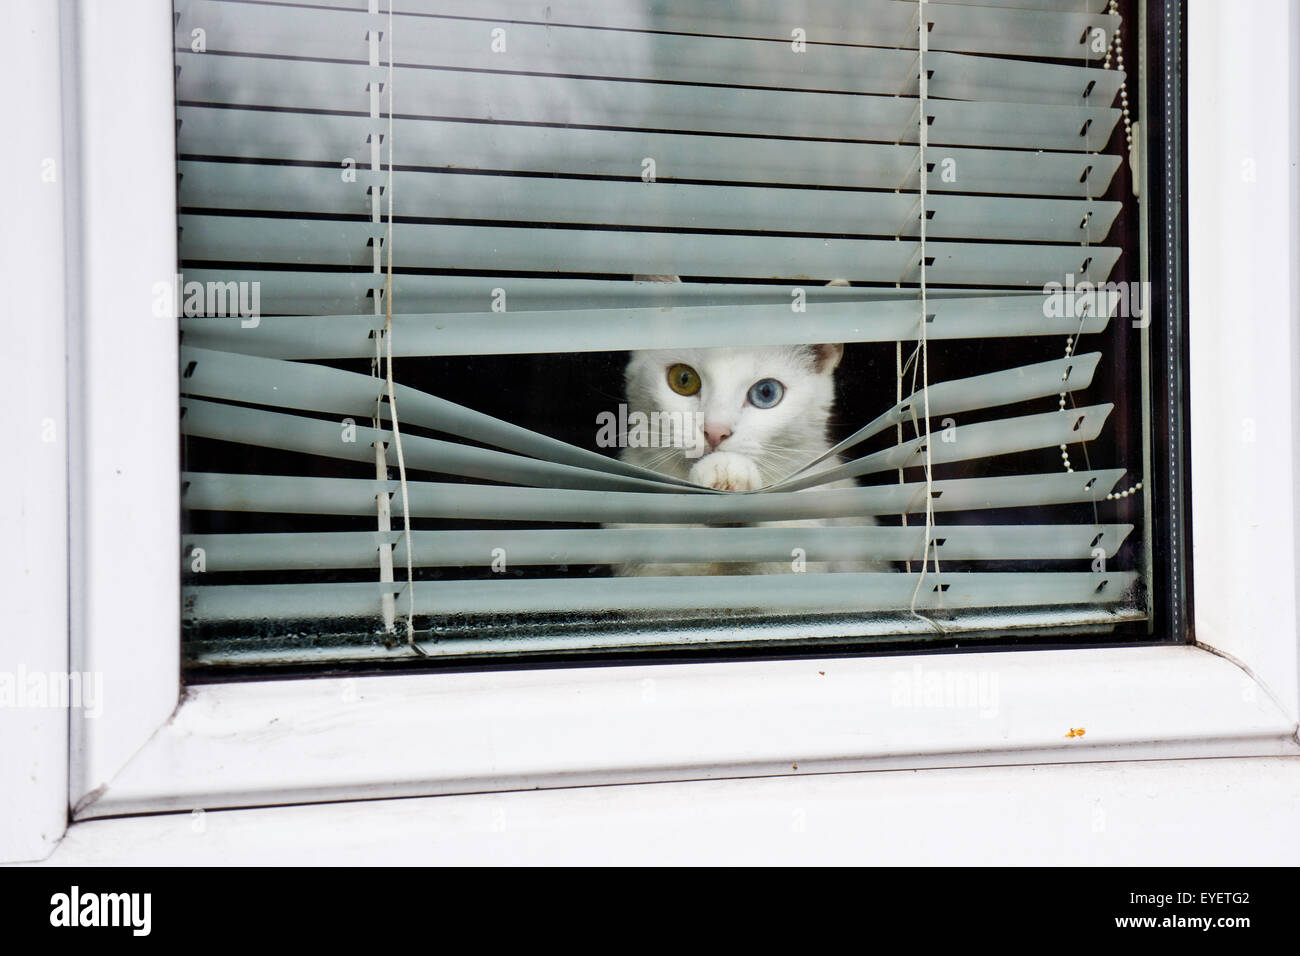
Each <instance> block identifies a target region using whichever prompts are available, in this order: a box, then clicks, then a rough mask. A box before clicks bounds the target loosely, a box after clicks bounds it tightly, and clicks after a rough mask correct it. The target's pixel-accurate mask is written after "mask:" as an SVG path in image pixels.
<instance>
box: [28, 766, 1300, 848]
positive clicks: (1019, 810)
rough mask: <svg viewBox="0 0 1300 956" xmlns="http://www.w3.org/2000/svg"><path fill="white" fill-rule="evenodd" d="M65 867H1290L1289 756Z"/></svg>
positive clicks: (262, 841) (823, 793)
mask: <svg viewBox="0 0 1300 956" xmlns="http://www.w3.org/2000/svg"><path fill="white" fill-rule="evenodd" d="M50 863H52V864H54V865H61V866H84V865H99V864H113V865H148V866H178V865H179V866H192V865H218V866H227V865H254V864H258V865H260V864H295V865H309V866H311V865H315V866H322V865H323V866H336V865H354V864H378V865H399V864H405V865H410V864H419V865H428V864H459V865H548V864H549V865H554V864H575V865H577V864H587V865H609V864H638V865H682V864H687V865H718V864H741V865H759V866H761V865H862V864H871V865H887V866H990V865H997V866H1009V865H1038V866H1041V865H1070V866H1079V865H1084V866H1090V865H1119V866H1227V865H1273V866H1279V865H1281V866H1295V865H1296V864H1297V863H1300V758H1295V757H1288V758H1262V759H1261V758H1253V759H1252V758H1245V759H1237V760H1177V761H1151V762H1137V763H1102V764H1084V765H1062V764H1056V765H1046V766H1037V767H982V768H971V769H963V770H925V771H921V772H919V773H912V772H910V771H903V772H885V773H854V774H820V775H807V776H805V775H802V774H801V775H799V776H794V775H791V776H785V777H773V778H768V779H762V780H714V781H699V782H693V783H677V784H656V785H653V786H625V787H593V788H587V789H572V790H550V791H540V792H529V793H493V794H476V795H465V796H448V797H431V798H424V799H417V800H387V801H372V802H359V803H335V804H318V805H315V806H300V807H276V808H267V809H256V810H230V811H216V812H197V811H196V812H192V813H182V814H171V815H162V816H148V817H131V818H119V819H113V820H91V821H88V822H85V823H77V824H74V825H73V826H72V828H71V829H70V830H69V832H68V836H67V839H65V840H64V842H63V844H62V846H60V847H59V849H58V851H57V852H56V853H55V854H54V856H53V857H52V858H51V859H50Z"/></svg>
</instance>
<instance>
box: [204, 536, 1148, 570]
mask: <svg viewBox="0 0 1300 956" xmlns="http://www.w3.org/2000/svg"><path fill="white" fill-rule="evenodd" d="M1132 530H1133V526H1132V525H936V526H935V527H934V528H933V529H932V534H931V539H932V540H933V542H934V543H933V544H932V547H933V548H934V549H935V552H936V553H937V554H938V556H939V559H940V560H941V561H943V560H975V561H986V560H1052V561H1060V560H1081V559H1091V558H1092V557H1093V556H1094V554H1093V552H1094V550H1095V549H1097V548H1100V549H1101V550H1102V552H1103V553H1104V554H1105V556H1106V557H1107V558H1113V557H1114V556H1115V552H1116V551H1117V550H1118V549H1119V546H1120V545H1121V544H1122V543H1123V542H1124V539H1125V538H1127V537H1128V535H1129V534H1130V533H1131V532H1132ZM925 537H926V535H925V528H924V527H915V526H913V527H909V528H890V527H862V528H672V529H659V528H602V529H599V530H586V529H581V530H573V529H559V530H547V531H530V530H511V531H500V530H498V531H412V532H411V543H412V545H413V547H412V549H411V558H412V561H413V563H414V564H415V565H416V566H417V567H475V566H477V567H487V566H489V565H490V564H491V563H492V561H493V559H494V557H495V552H496V550H497V549H498V548H500V549H503V550H504V551H505V554H506V556H507V557H508V560H509V562H510V564H511V565H512V566H536V565H550V564H554V565H559V564H611V563H613V564H616V563H620V562H626V561H637V562H645V563H650V562H692V563H708V564H716V563H727V562H753V561H789V560H790V558H791V555H792V552H793V551H794V549H796V548H798V549H800V550H802V551H803V552H805V557H806V560H807V561H808V562H809V563H814V562H822V561H862V560H883V561H918V560H920V559H921V556H922V554H923V553H924V546H925ZM196 548H198V549H202V551H203V555H204V562H205V570H206V571H207V572H208V573H215V572H221V571H266V570H333V569H345V568H375V567H378V566H379V559H378V550H379V549H380V548H391V549H392V554H393V562H394V564H405V563H406V560H407V542H406V537H405V535H404V534H403V533H401V532H398V531H389V532H382V533H381V532H378V531H336V532H314V533H302V532H283V533H274V534H190V535H186V536H185V538H184V544H183V550H184V554H183V555H182V558H181V565H182V567H183V568H188V566H189V565H190V563H191V555H192V553H193V549H196Z"/></svg>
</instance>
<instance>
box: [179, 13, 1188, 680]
mask: <svg viewBox="0 0 1300 956" xmlns="http://www.w3.org/2000/svg"><path fill="white" fill-rule="evenodd" d="M345 6H346V5H345ZM351 6H352V7H355V9H344V8H343V7H340V6H338V5H324V4H319V5H313V4H296V5H286V4H279V3H244V2H239V3H233V2H227V0H192V2H178V3H177V5H176V9H177V14H176V39H177V54H176V56H177V68H178V73H177V77H178V79H177V113H178V155H179V161H178V162H179V170H178V171H179V176H180V179H179V205H180V256H181V263H180V273H181V275H180V277H178V284H177V295H178V299H177V304H178V305H179V307H180V311H181V313H182V316H183V318H182V321H181V329H182V355H181V360H182V369H183V372H182V376H183V377H182V391H183V393H184V399H183V402H182V415H183V418H182V430H183V433H184V434H185V436H186V440H185V458H186V464H185V469H186V471H185V476H184V483H183V504H184V506H185V508H186V518H187V528H186V536H185V543H184V549H183V568H184V570H185V572H186V590H185V615H186V619H187V622H188V627H187V644H186V646H187V651H188V655H189V657H190V659H191V661H192V662H193V663H194V664H195V666H196V667H199V668H208V669H219V668H222V667H230V666H247V665H254V664H303V663H310V662H319V661H329V662H337V661H339V660H354V661H355V660H366V661H370V660H376V659H377V660H393V659H397V660H404V659H407V658H409V657H411V654H410V652H409V650H407V649H406V648H405V647H403V646H402V645H406V644H409V646H410V648H411V649H413V650H415V651H416V652H418V654H419V656H421V657H428V656H432V657H439V658H444V657H445V658H463V657H473V656H480V655H495V656H498V657H499V656H502V655H505V656H512V655H530V654H531V655H539V654H550V655H554V654H556V653H561V652H575V651H579V652H593V651H613V650H621V651H625V652H626V651H628V650H629V649H635V648H641V649H658V650H663V649H664V648H665V647H677V648H679V649H680V648H683V647H692V646H693V647H701V646H703V647H707V648H712V649H719V648H730V647H735V646H753V645H755V644H762V645H764V646H781V645H788V644H790V643H791V642H795V643H800V644H804V643H807V642H808V641H811V640H822V641H837V642H839V643H840V644H844V643H859V642H869V643H874V644H876V645H877V646H879V645H881V644H882V642H883V643H888V642H895V643H896V642H899V641H925V642H940V643H947V644H951V643H953V642H956V641H961V642H965V643H969V642H970V641H971V640H990V639H991V640H1008V639H1009V640H1014V641H1019V642H1024V641H1034V640H1044V639H1046V640H1049V641H1066V642H1068V641H1070V640H1076V641H1077V640H1079V639H1081V635H1085V634H1087V635H1096V634H1100V635H1104V636H1105V639H1110V640H1119V641H1133V640H1146V639H1150V636H1151V635H1152V634H1154V633H1156V629H1157V628H1156V622H1157V620H1158V619H1161V618H1163V619H1162V621H1161V628H1160V630H1161V632H1162V633H1165V634H1172V633H1177V631H1176V630H1174V631H1167V630H1165V628H1164V625H1167V624H1168V623H1170V622H1172V621H1173V618H1174V615H1176V614H1177V613H1179V611H1178V610H1177V609H1176V608H1177V606H1178V604H1179V602H1180V601H1181V600H1182V598H1180V597H1178V596H1177V588H1176V585H1175V584H1174V583H1173V580H1172V578H1171V577H1170V575H1171V573H1172V563H1173V561H1175V560H1176V556H1177V548H1178V539H1177V534H1178V532H1179V524H1178V522H1177V521H1176V520H1171V518H1170V514H1169V513H1168V508H1169V507H1172V506H1176V498H1177V495H1176V494H1174V495H1170V494H1169V493H1168V491H1167V489H1168V487H1169V485H1168V484H1162V485H1161V486H1160V489H1161V494H1160V495H1158V496H1154V497H1153V495H1152V485H1151V480H1150V476H1152V475H1153V474H1156V473H1157V472H1160V473H1163V471H1164V470H1165V466H1163V465H1157V463H1156V462H1155V461H1153V457H1154V456H1153V451H1154V450H1155V448H1154V443H1155V442H1156V441H1159V440H1161V439H1164V438H1167V437H1168V436H1170V435H1175V434H1176V433H1177V430H1178V427H1179V426H1178V424H1177V422H1178V414H1177V410H1175V411H1174V412H1173V413H1171V412H1170V411H1169V407H1168V404H1167V403H1162V402H1161V401H1159V398H1160V395H1161V394H1164V392H1168V393H1169V394H1174V393H1175V392H1176V387H1177V386H1176V381H1177V375H1178V370H1179V362H1178V360H1177V357H1175V359H1174V360H1173V362H1172V363H1171V362H1169V361H1168V360H1167V359H1166V358H1164V357H1163V356H1164V350H1163V349H1162V348H1159V347H1160V346H1161V345H1162V343H1168V344H1169V345H1170V346H1171V347H1172V348H1175V349H1176V348H1177V346H1178V341H1177V336H1178V332H1177V329H1178V322H1179V320H1178V317H1177V313H1176V310H1173V309H1171V307H1170V301H1169V300H1168V299H1167V298H1166V297H1165V295H1164V294H1159V293H1158V294H1156V295H1154V296H1153V295H1152V289H1153V287H1161V288H1163V286H1164V283H1163V282H1159V281H1158V282H1153V281H1152V279H1151V276H1152V275H1153V273H1152V271H1151V260H1150V255H1149V248H1150V246H1151V242H1150V240H1149V237H1148V239H1147V241H1144V236H1143V228H1144V223H1149V221H1150V220H1149V217H1148V218H1147V219H1145V220H1144V218H1143V213H1144V211H1145V210H1144V205H1143V202H1142V201H1141V200H1142V197H1141V196H1140V195H1138V194H1140V193H1141V189H1140V188H1139V183H1138V182H1137V180H1136V179H1135V174H1141V173H1142V172H1144V171H1145V172H1147V173H1149V172H1150V168H1149V166H1144V162H1145V163H1150V162H1151V161H1152V158H1155V159H1156V160H1159V161H1162V162H1163V160H1164V158H1165V157H1164V156H1162V155H1160V151H1159V150H1156V149H1152V150H1150V152H1149V153H1148V158H1147V159H1146V160H1145V161H1144V162H1138V161H1137V160H1138V157H1140V156H1142V155H1143V154H1142V149H1141V147H1142V143H1141V137H1140V135H1139V131H1140V129H1141V121H1142V113H1141V108H1140V106H1139V101H1140V93H1139V89H1138V84H1137V83H1135V82H1131V81H1130V77H1135V76H1136V74H1134V73H1131V72H1130V71H1128V70H1125V67H1126V66H1129V67H1131V65H1132V62H1131V61H1132V52H1131V51H1132V50H1134V49H1135V48H1137V47H1139V45H1140V42H1141V40H1140V33H1139V29H1138V26H1139V24H1138V23H1137V10H1136V9H1132V10H1130V9H1127V7H1124V8H1121V5H1120V4H1119V3H1115V2H1111V3H1103V2H1099V0H1072V2H1065V3H1061V2H1041V3H1025V4H1021V5H1019V6H1016V7H1011V6H1006V5H1001V4H976V3H928V4H917V3H912V2H908V0H877V2H875V3H874V4H871V5H870V10H869V11H862V10H860V9H858V6H857V5H854V6H853V8H852V9H850V8H849V6H847V5H840V4H830V5H811V4H810V5H807V6H804V7H796V8H794V9H791V8H790V6H789V4H776V3H758V4H751V5H747V6H745V7H744V9H743V10H742V9H739V8H738V9H736V10H732V11H729V13H728V15H726V16H721V15H715V14H714V13H711V12H710V13H705V12H701V11H699V10H696V9H695V8H694V7H693V6H692V5H690V4H662V5H652V6H647V5H645V4H641V3H632V2H623V3H616V4H604V5H599V6H592V5H590V4H582V3H573V4H560V5H555V4H551V5H538V4H529V3H515V4H509V3H499V4H495V5H492V4H489V5H487V6H484V5H481V4H477V5H473V6H472V7H471V6H464V5H458V4H455V3H450V4H437V5H433V6H432V7H430V6H428V5H419V4H410V5H407V6H402V5H400V4H399V5H398V7H397V9H396V10H395V11H389V10H388V9H387V8H386V7H385V8H384V9H383V10H381V9H380V7H379V5H376V4H373V3H372V4H370V5H369V7H368V8H367V6H366V4H364V3H356V4H352V5H351ZM868 14H870V15H868ZM922 27H923V28H922ZM1125 50H1128V51H1130V54H1129V55H1130V63H1128V64H1126V63H1125V61H1124V51H1125ZM1130 157H1132V159H1133V162H1132V163H1130V162H1129V161H1128V160H1129V159H1130ZM923 170H924V175H922V171H923ZM1161 177H1163V171H1162V173H1161ZM647 277H651V278H656V277H657V278H661V279H662V278H667V279H670V280H677V281H659V282H655V281H646V280H647ZM1153 318H1158V320H1159V324H1158V325H1157V326H1156V328H1155V329H1154V331H1153V322H1152V320H1153ZM1153 341H1154V343H1155V345H1156V346H1157V348H1153ZM844 343H847V344H844ZM814 346H816V347H818V348H820V349H824V350H827V354H826V356H825V358H824V360H823V358H822V357H820V356H819V353H816V352H814V351H813V349H812V347H814ZM841 346H842V348H843V352H842V355H843V357H842V359H841V358H840V354H841V353H840V351H839V349H840V348H841ZM756 347H763V348H766V349H768V350H769V351H768V352H765V353H759V352H757V351H756ZM650 350H658V351H654V352H651V351H650ZM629 352H630V354H631V355H633V356H634V357H637V358H636V359H635V360H634V361H632V362H631V363H629V360H628V357H627V356H628V354H629ZM791 354H794V355H796V356H799V355H802V356H803V357H804V358H807V356H809V355H812V356H813V357H812V359H811V360H810V361H808V362H805V363H804V366H806V367H804V366H800V367H798V368H792V367H791V366H792V365H794V366H798V361H795V362H792V361H791V358H790V356H791ZM390 355H391V358H390ZM758 356H761V359H760V358H758ZM678 359H681V361H678ZM702 362H707V363H708V364H709V367H708V368H707V369H705V370H702V371H703V382H702V383H701V373H700V371H697V370H696V369H695V368H694V364H700V363H702ZM764 362H769V363H775V364H774V365H772V366H771V368H765V366H764V365H763V363H764ZM692 363H694V364H692ZM836 365H838V368H836ZM733 366H744V371H743V372H742V371H739V370H737V371H736V372H735V374H737V375H742V376H744V375H747V376H748V377H749V378H752V379H754V382H753V383H750V382H749V381H748V379H746V380H745V381H743V382H741V383H740V385H741V388H740V390H739V394H740V395H742V396H744V397H743V398H742V399H735V400H734V402H733V405H734V406H741V405H742V401H743V409H742V412H743V414H744V417H743V419H742V418H741V414H742V413H741V412H737V413H736V417H735V418H734V420H733V419H731V418H725V414H726V412H725V411H724V412H721V413H720V412H719V404H720V400H719V399H712V398H709V395H710V392H711V390H712V391H715V392H721V390H722V389H723V384H722V382H723V381H724V379H726V377H727V376H728V375H729V374H731V371H732V367H733ZM751 366H752V367H751ZM825 366H830V369H831V370H833V380H834V394H833V397H834V399H835V412H834V414H833V416H828V415H827V412H826V409H824V408H823V407H820V406H819V405H818V404H817V401H816V400H815V398H810V399H808V400H807V401H806V402H805V403H804V404H803V405H799V404H798V403H799V402H800V401H803V398H802V394H804V392H801V390H805V386H806V393H807V394H810V395H811V394H814V393H815V392H816V391H817V390H818V389H820V388H828V386H826V385H825V382H824V381H820V380H823V379H829V378H831V375H832V372H831V371H824V370H823V369H824V367H825ZM625 369H626V372H625ZM673 369H684V370H685V371H683V372H680V373H678V374H681V375H685V376H686V380H687V385H686V389H694V391H687V392H686V394H685V395H683V396H681V397H680V398H679V397H676V396H674V395H673V394H669V389H668V388H665V384H666V381H667V380H668V379H670V378H671V375H672V374H673ZM769 371H771V372H772V374H770V375H769V374H768V372H769ZM625 376H626V382H627V390H626V391H625V387H624V384H625V383H624V380H625ZM791 376H794V377H795V378H796V379H797V381H783V379H789V378H790V377H791ZM1157 376H1162V377H1163V380H1159V381H1157ZM711 379H712V380H711ZM762 383H768V384H766V385H763V387H766V388H767V389H768V390H769V391H770V392H771V395H767V396H765V397H763V398H761V399H760V400H754V401H751V400H750V397H749V396H745V395H744V392H745V389H747V388H750V387H751V386H752V387H753V388H758V387H760V385H762ZM927 383H928V384H929V387H928V388H927V387H926V384H927ZM667 384H669V385H671V386H672V388H673V389H674V391H678V392H681V391H685V390H686V389H677V387H676V386H675V385H672V383H671V382H667ZM787 390H788V391H789V399H788V401H786V405H787V408H786V409H784V410H779V411H778V410H777V409H775V408H771V410H769V408H768V407H767V406H764V405H763V404H762V403H763V402H771V403H772V405H773V406H775V405H776V404H777V403H779V402H781V401H782V400H783V399H785V393H786V392H787ZM1162 390H1163V391H1162ZM753 394H754V393H753V392H751V393H750V395H751V396H752V395H753ZM638 396H639V398H640V400H639V402H638ZM665 397H666V400H665ZM706 398H709V400H708V401H706V400H705V399H706ZM683 399H685V400H683ZM1153 399H1155V401H1153ZM394 405H395V406H396V408H397V414H396V418H397V421H398V422H399V428H398V429H397V430H396V432H395V431H394V430H392V428H391V426H390V424H389V422H390V420H391V418H392V407H393V406H394ZM782 415H788V416H789V420H788V423H787V424H784V425H780V426H771V427H770V428H769V423H770V422H772V421H777V420H780V416H782ZM638 416H641V417H640V418H638ZM711 418H717V419H719V423H718V424H717V425H714V423H713V422H712V421H711V420H710V419H711ZM742 421H743V424H742ZM724 428H725V430H726V433H727V435H728V437H726V438H723V439H722V442H721V443H719V444H718V445H717V446H716V450H715V448H714V444H713V441H712V439H710V438H709V437H708V436H709V435H710V434H714V435H718V434H722V432H721V431H719V430H718V429H724ZM732 428H734V429H735V434H734V435H731V429H732ZM710 429H714V431H713V432H712V433H711V432H710ZM746 431H748V432H749V434H745V432H746ZM823 435H827V436H829V437H828V438H827V440H826V441H825V442H821V437H822V436H823ZM832 444H833V445H834V447H833V448H831V447H830V446H831V445H832ZM661 445H663V446H668V447H667V450H664V449H663V448H660V446H661ZM673 445H676V448H674V447H672V446H673ZM645 446H649V447H650V448H652V449H653V450H652V451H641V452H640V453H638V451H637V450H640V449H643V448H644V447H645ZM611 447H612V448H613V450H612V451H610V450H607V449H609V448H611ZM733 447H736V448H741V449H743V451H741V452H730V451H728V449H730V448H733ZM616 454H617V455H619V457H614V455H616ZM721 459H726V460H727V461H729V462H731V463H732V464H731V465H730V467H731V468H733V470H734V469H735V468H737V467H740V466H739V465H737V464H736V462H737V461H738V460H739V462H740V464H742V465H743V464H745V462H746V460H748V461H750V462H760V463H762V466H761V468H760V469H759V470H760V471H761V472H762V473H761V474H757V473H756V474H755V475H750V474H749V473H748V472H746V473H745V474H744V475H742V477H741V478H740V479H738V480H739V481H740V482H741V484H740V485H739V486H737V485H736V484H735V483H734V481H733V480H732V479H726V478H723V479H715V477H714V476H715V475H716V474H724V473H725V472H719V471H718V467H723V466H716V467H714V468H713V470H712V471H709V470H707V469H706V470H705V471H699V470H697V469H695V468H693V467H692V466H693V465H694V464H695V463H696V462H698V463H699V464H700V465H701V466H705V465H707V464H708V463H709V462H714V463H716V462H718V461H719V460H721ZM841 461H842V462H843V463H842V464H841ZM1172 462H1173V467H1174V469H1175V470H1176V469H1177V468H1178V462H1179V454H1178V452H1177V450H1176V449H1175V450H1174V455H1173V457H1172ZM723 465H724V466H725V465H726V462H724V463H723ZM810 465H811V466H813V467H808V466H810ZM700 475H705V477H704V478H701V477H700ZM1144 479H1145V480H1144ZM711 481H712V482H713V483H714V487H712V488H701V487H700V485H707V484H709V483H710V482H711ZM728 482H732V483H728ZM737 492H748V493H737ZM1161 498H1164V499H1165V501H1164V504H1161V501H1160V499H1161ZM1162 509H1163V510H1162ZM1158 512H1159V513H1158ZM763 519H767V520H769V521H772V520H777V521H785V522H787V523H788V524H787V525H785V526H779V527H778V526H774V525H771V524H761V523H760V522H761V521H763ZM1158 560H1159V561H1163V562H1165V563H1167V564H1169V565H1170V567H1169V568H1166V569H1161V571H1160V572H1159V573H1158V572H1157V567H1156V565H1157V561H1158ZM701 569H704V570H706V571H708V572H710V573H707V574H700V573H699V571H700V570H701ZM629 570H631V571H635V572H639V573H631V574H629V573H628V572H629ZM752 571H759V572H760V573H761V574H762V577H761V578H758V577H755V576H754V575H753V574H751V573H746V572H752ZM1157 582H1159V583H1157ZM403 626H406V633H405V635H404V636H405V638H406V639H405V640H403V639H402V638H403V635H402V634H401V631H402V628H403ZM1087 639H1089V640H1093V639H1095V638H1093V637H1089V638H1087Z"/></svg>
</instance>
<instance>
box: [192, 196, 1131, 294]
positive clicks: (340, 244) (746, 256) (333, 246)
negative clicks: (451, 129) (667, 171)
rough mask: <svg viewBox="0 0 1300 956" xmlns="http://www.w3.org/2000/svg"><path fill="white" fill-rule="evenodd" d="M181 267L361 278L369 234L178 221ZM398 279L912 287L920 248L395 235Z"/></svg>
mask: <svg viewBox="0 0 1300 956" xmlns="http://www.w3.org/2000/svg"><path fill="white" fill-rule="evenodd" d="M180 219H181V228H182V229H183V230H184V232H185V236H184V239H185V247H186V253H187V258H191V259H204V260H217V261H219V260H223V259H224V260H226V261H232V262H288V263H293V262H297V263H303V264H314V265H335V266H366V265H369V264H370V263H371V259H372V251H373V247H372V246H371V245H370V242H371V240H372V239H375V238H382V236H383V235H384V229H383V227H382V226H375V225H372V224H370V223H368V222H348V221H341V220H317V219H266V218H258V217H251V216H249V217H245V216H215V215H198V214H188V215H182V216H181V217H180ZM393 245H394V248H395V249H400V250H401V252H400V254H398V255H399V256H400V259H399V262H398V263H397V264H398V265H399V266H400V267H404V268H439V269H476V270H483V271H493V272H559V273H569V274H573V273H586V274H599V275H626V276H632V275H678V276H682V277H694V276H699V277H716V278H739V277H746V278H755V279H784V278H792V277H803V281H809V277H811V280H812V282H811V283H810V284H815V283H818V282H828V281H830V280H832V279H837V278H845V279H849V280H852V281H862V282H915V281H917V279H918V278H919V276H920V248H921V247H920V243H919V242H916V241H903V242H899V241H894V240H887V239H844V238H816V237H807V238H804V237H788V236H744V235H728V234H721V235H706V234H694V233H675V232H640V231H634V230H627V231H617V230H602V229H564V230H555V229H537V228H533V227H510V228H504V229H503V228H501V227H499V226H497V227H492V226H468V225H423V224H411V223H403V222H395V223H394V224H393ZM927 251H928V254H929V256H930V257H932V258H933V259H934V262H933V264H930V265H929V267H928V269H927V273H928V275H929V281H930V282H931V283H934V284H935V285H973V284H979V285H988V286H1020V287H1030V288H1039V289H1041V288H1042V287H1043V285H1044V284H1045V283H1048V282H1051V281H1057V282H1059V281H1061V279H1062V277H1064V276H1065V275H1066V274H1067V273H1069V274H1071V275H1074V276H1075V277H1076V280H1077V281H1087V282H1101V281H1104V280H1105V279H1106V277H1107V276H1108V275H1109V274H1110V270H1111V268H1112V267H1113V266H1114V264H1115V261H1116V259H1118V258H1119V253H1120V250H1119V248H1118V247H1114V246H1089V247H1087V248H1084V247H1081V246H1073V245H1070V246H1067V245H1024V244H1020V243H988V244H984V243H962V242H931V243H928V244H927Z"/></svg>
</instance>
